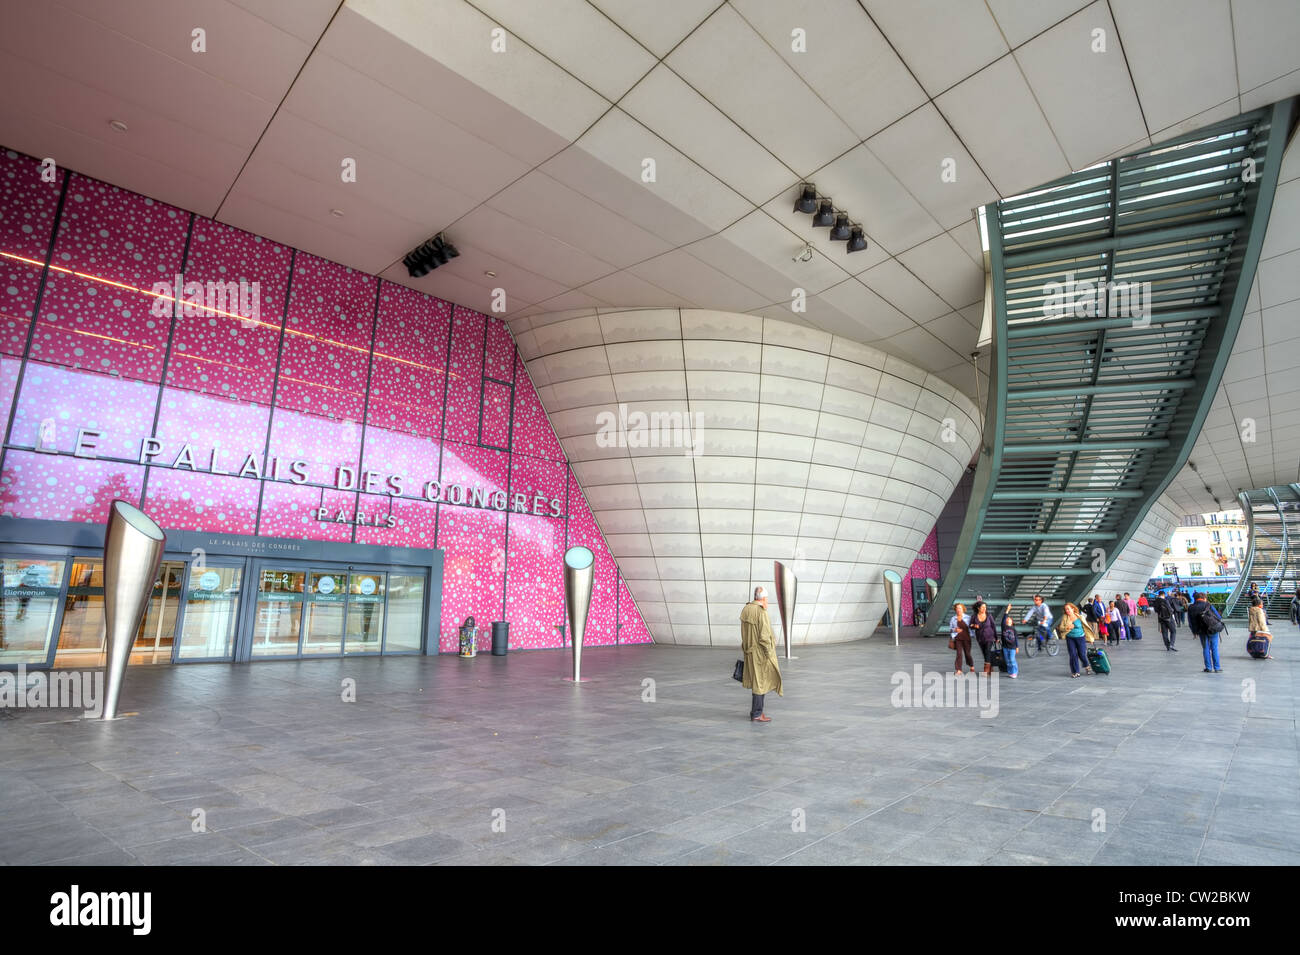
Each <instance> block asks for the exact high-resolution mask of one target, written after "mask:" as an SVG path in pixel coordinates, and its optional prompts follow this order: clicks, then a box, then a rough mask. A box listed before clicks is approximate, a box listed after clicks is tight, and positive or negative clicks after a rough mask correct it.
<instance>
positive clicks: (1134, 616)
mask: <svg viewBox="0 0 1300 955" xmlns="http://www.w3.org/2000/svg"><path fill="white" fill-rule="evenodd" d="M1148 607H1149V608H1150V610H1151V611H1152V612H1154V614H1155V616H1156V620H1157V621H1158V623H1159V625H1160V636H1161V638H1162V639H1163V640H1164V644H1165V650H1166V651H1168V652H1170V653H1174V652H1177V650H1178V648H1177V647H1176V646H1175V645H1174V644H1175V642H1176V641H1177V636H1178V627H1180V626H1182V625H1183V624H1184V622H1186V624H1187V625H1189V626H1190V627H1191V631H1192V635H1193V636H1195V637H1198V638H1199V639H1200V641H1201V650H1202V653H1203V654H1204V658H1205V671H1204V672H1206V673H1222V672H1223V667H1222V665H1221V660H1220V656H1219V644H1220V635H1221V634H1222V633H1223V632H1224V630H1225V629H1226V627H1225V625H1224V623H1223V618H1222V617H1221V616H1220V615H1219V611H1218V610H1217V609H1216V608H1215V607H1214V605H1213V604H1211V603H1210V602H1209V601H1208V600H1207V599H1206V594H1204V593H1200V592H1197V593H1194V594H1192V600H1191V602H1188V601H1187V599H1186V597H1185V596H1184V595H1183V594H1182V592H1181V591H1175V592H1174V593H1172V594H1168V595H1167V594H1166V593H1165V591H1163V590H1161V591H1159V592H1158V593H1157V594H1156V595H1155V596H1154V597H1152V598H1150V599H1149V600H1148V598H1147V596H1146V594H1141V595H1140V596H1139V599H1138V600H1136V601H1135V600H1134V599H1133V597H1132V595H1130V594H1116V595H1115V599H1114V600H1111V601H1108V602H1106V603H1103V602H1102V599H1101V595H1100V594H1093V595H1092V599H1091V600H1090V601H1085V602H1084V605H1083V607H1082V608H1080V607H1079V606H1078V605H1077V604H1073V603H1066V604H1065V606H1064V607H1063V608H1062V610H1061V617H1060V619H1059V620H1056V621H1055V624H1056V626H1055V632H1056V634H1057V636H1058V637H1060V638H1061V639H1062V640H1063V641H1064V642H1065V645H1066V648H1067V650H1068V651H1069V658H1070V677H1071V678H1072V679H1077V678H1078V677H1080V676H1083V675H1084V674H1091V673H1093V672H1094V670H1093V666H1092V664H1091V663H1090V660H1089V656H1088V644H1089V643H1091V642H1101V641H1103V640H1104V641H1106V642H1107V643H1109V644H1110V645H1112V646H1116V645H1118V644H1119V643H1120V641H1121V640H1133V639H1141V635H1142V630H1141V627H1140V626H1139V625H1138V622H1137V621H1138V617H1139V615H1140V614H1139V610H1141V611H1142V612H1145V610H1146V608H1148ZM1290 611H1291V621H1292V622H1293V623H1300V594H1297V595H1296V596H1295V597H1294V598H1293V599H1292V601H1291V606H1290ZM1053 619H1054V618H1053V616H1052V611H1051V608H1050V607H1048V605H1047V603H1046V602H1045V601H1044V600H1043V597H1042V595H1041V594H1035V595H1034V602H1033V605H1032V606H1031V607H1030V608H1029V610H1028V611H1027V612H1026V613H1025V616H1024V619H1023V620H1022V621H1021V622H1022V623H1027V624H1032V625H1033V628H1034V629H1033V633H1031V634H1030V635H1029V636H1028V637H1027V638H1026V639H1030V640H1035V641H1037V643H1038V647H1039V648H1040V649H1041V648H1042V645H1043V642H1044V641H1045V640H1048V639H1050V638H1051V635H1052V625H1053ZM740 621H741V650H742V652H743V653H744V662H743V665H742V668H743V669H742V674H741V680H742V683H743V685H744V686H745V688H746V689H749V690H750V691H751V701H750V710H749V718H750V719H751V720H752V721H753V722H756V723H767V722H770V718H769V717H768V716H767V715H766V714H765V713H764V712H763V702H764V697H765V696H766V694H767V693H768V692H770V691H771V690H775V691H776V692H777V694H778V695H780V694H781V693H782V686H781V667H780V663H779V662H778V661H777V655H776V640H775V638H774V635H773V633H772V625H771V621H770V620H769V618H768V614H767V592H766V590H764V588H762V587H757V588H755V590H754V599H753V601H751V602H750V603H748V604H746V605H745V608H744V610H742V611H741V615H740ZM1247 629H1248V631H1249V637H1248V639H1247V642H1246V650H1247V652H1248V653H1249V654H1250V655H1251V656H1252V657H1255V658H1256V659H1270V660H1271V659H1272V656H1271V654H1270V653H1269V649H1270V648H1271V645H1272V639H1273V637H1272V635H1271V634H1270V633H1269V630H1268V615H1267V614H1266V613H1265V610H1264V606H1263V600H1262V599H1261V598H1260V595H1259V594H1258V593H1257V592H1254V591H1252V592H1251V594H1250V615H1249V618H1248V623H1247ZM948 631H949V635H950V636H949V641H948V647H949V649H951V650H955V651H956V654H957V656H956V661H955V664H954V665H955V667H956V671H957V675H958V676H961V675H962V672H963V670H962V664H963V662H964V663H965V666H966V668H967V669H966V672H967V673H971V674H974V673H975V658H974V656H973V655H972V653H971V646H972V644H977V645H978V646H979V649H980V656H981V657H983V663H984V673H985V675H986V676H987V675H990V674H991V673H992V672H993V667H994V659H995V653H997V652H999V650H1000V652H1001V653H1002V655H1003V657H1004V659H1005V660H1006V670H1007V675H1008V676H1009V677H1011V679H1013V680H1014V679H1017V678H1018V677H1019V675H1020V668H1019V665H1018V664H1017V662H1016V653H1017V651H1018V650H1019V649H1020V636H1019V635H1018V634H1017V632H1016V628H1015V624H1014V623H1013V620H1012V615H1011V604H1007V606H1006V609H1005V610H1004V611H1003V613H1002V614H1001V620H1000V621H999V620H997V619H996V618H995V615H994V614H993V612H991V611H990V609H989V606H988V604H987V603H985V602H984V600H983V599H980V598H976V601H975V603H974V604H973V607H972V612H971V613H970V614H968V613H967V612H966V606H965V604H956V605H955V606H954V607H953V615H952V618H951V619H950V620H949V623H948ZM1098 665H1099V666H1102V668H1103V671H1107V672H1108V664H1106V665H1105V666H1103V665H1102V664H1101V663H1099V664H1098Z"/></svg>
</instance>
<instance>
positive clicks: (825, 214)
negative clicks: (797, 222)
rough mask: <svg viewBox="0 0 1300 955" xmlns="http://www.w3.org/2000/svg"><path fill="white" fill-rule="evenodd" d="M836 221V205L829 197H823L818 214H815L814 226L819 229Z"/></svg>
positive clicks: (818, 207)
mask: <svg viewBox="0 0 1300 955" xmlns="http://www.w3.org/2000/svg"><path fill="white" fill-rule="evenodd" d="M834 221H835V207H834V206H832V205H831V201H830V200H829V199H823V200H822V201H821V203H820V205H818V206H817V214H816V215H815V216H813V226H814V227H815V228H818V229H824V228H826V227H828V226H829V225H830V224H831V223H832V222H834Z"/></svg>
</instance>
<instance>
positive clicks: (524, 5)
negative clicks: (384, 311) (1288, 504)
mask: <svg viewBox="0 0 1300 955" xmlns="http://www.w3.org/2000/svg"><path fill="white" fill-rule="evenodd" d="M0 16H2V17H3V29H0V51H3V56H0V82H3V83H4V84H5V86H6V88H7V89H9V90H21V91H22V95H21V96H7V97H5V98H4V100H3V102H0V144H3V145H6V146H9V147H11V148H15V149H19V150H22V151H24V152H28V153H31V154H34V155H37V156H39V157H42V158H43V157H45V156H51V157H53V158H55V159H56V161H58V162H59V163H61V164H63V165H65V166H68V167H70V168H73V169H76V170H79V171H81V172H84V173H86V174H88V175H92V176H96V177H99V178H102V179H105V180H107V181H109V182H113V183H115V184H118V185H121V186H124V187H127V188H131V189H135V190H138V191H140V192H143V193H147V194H149V195H151V196H155V197H157V198H160V199H163V200H165V201H167V202H171V203H174V204H176V205H179V206H181V207H183V208H187V209H191V210H193V211H195V212H199V213H201V214H204V215H210V216H215V217H216V218H218V219H220V220H222V221H224V222H228V223H230V224H232V225H235V226H238V227H240V228H244V229H248V230H250V231H253V232H257V233H259V234H262V235H266V236H269V237H271V238H274V239H276V240H278V241H282V242H286V243H290V244H292V245H294V246H296V247H299V248H303V249H306V250H308V251H311V252H314V253H316V254H319V255H323V256H326V257H328V258H331V259H334V260H336V261H339V262H342V263H344V264H347V265H350V266H353V267H356V268H359V269H364V270H365V271H367V272H374V273H379V274H383V275H385V276H386V277H388V278H391V279H393V280H395V281H400V282H403V283H404V284H408V285H411V286H412V287H415V288H419V289H421V290H423V291H427V292H429V293H431V294H436V295H439V296H441V297H443V298H446V299H450V300H451V301H454V302H457V303H460V304H464V305H467V306H470V307H474V308H478V309H482V310H484V311H488V310H491V305H492V298H491V293H492V289H493V288H497V287H500V288H504V289H505V290H506V293H507V298H506V304H507V312H506V314H507V317H508V318H509V319H510V321H511V324H512V326H514V327H515V328H516V329H517V330H527V328H528V327H529V316H531V315H535V314H540V313H553V312H555V311H557V310H561V309H566V308H584V309H585V308H590V307H604V306H607V305H614V306H624V307H627V306H682V307H690V306H697V307H705V308H717V309H724V310H730V311H738V312H748V313H751V314H754V315H756V316H763V317H769V318H774V319H779V320H781V321H795V322H802V323H806V324H808V325H811V326H814V327H816V328H818V329H821V330H823V331H827V332H831V333H833V334H835V335H839V336H842V337H846V338H850V339H854V340H857V341H860V342H865V343H870V344H872V345H873V346H874V347H877V348H879V349H881V350H882V351H885V352H887V353H891V354H895V355H897V356H899V357H901V358H904V359H906V360H908V361H910V362H913V363H915V364H917V365H919V366H921V367H923V368H925V369H927V370H929V371H931V372H932V373H934V374H936V375H939V376H941V377H943V378H944V379H945V380H946V381H948V382H949V383H950V384H952V385H953V386H954V387H956V388H959V389H960V390H962V391H963V392H965V393H967V394H968V395H972V396H974V395H975V394H976V388H977V386H978V388H979V393H981V394H982V393H983V392H984V383H983V381H982V380H980V381H978V385H977V379H976V376H975V373H974V371H973V369H972V367H971V363H970V358H969V354H970V352H971V351H973V350H974V347H975V341H976V336H977V333H978V322H979V313H980V306H979V300H980V298H981V294H982V277H981V276H982V271H981V265H980V261H981V259H980V249H979V239H978V235H977V233H976V229H975V225H974V220H973V218H972V212H973V210H974V208H975V207H976V206H978V205H980V204H981V203H984V202H988V201H990V200H993V199H995V198H997V197H998V196H1000V195H1010V194H1014V193H1017V192H1022V191H1024V190H1026V189H1028V188H1031V187H1033V186H1035V185H1037V184H1039V183H1041V182H1044V181H1046V180H1048V179H1051V178H1053V177H1056V176H1058V175H1062V174H1065V173H1067V172H1069V171H1070V170H1071V169H1077V168H1081V167H1083V166H1086V165H1089V164H1091V163H1093V162H1096V161H1098V160H1101V159H1104V158H1107V157H1109V156H1112V155H1115V154H1118V153H1122V152H1125V151H1128V150H1130V149H1133V148H1137V147H1140V146H1144V145H1147V144H1149V143H1150V142H1152V141H1153V140H1155V141H1159V140H1160V139H1161V138H1162V137H1165V136H1169V135H1173V134H1174V133H1178V132H1182V131H1184V130H1188V129H1192V128H1195V127H1197V126H1199V125H1203V124H1205V123H1209V122H1212V121H1215V120H1218V119H1221V118H1224V117H1229V116H1232V115H1235V114H1237V113H1240V112H1242V111H1244V110H1249V109H1252V108H1255V107H1257V106H1260V105H1264V104H1267V103H1271V102H1273V101H1276V100H1279V99H1283V98H1285V97H1287V96H1292V95H1296V94H1297V93H1300V43H1297V39H1298V38H1300V4H1296V3H1295V2H1294V0H1195V2H1188V0H1109V2H1108V0H1095V2H1091V3H1085V2H1080V0H1039V2H1024V0H988V2H987V3H978V2H968V0H861V2H859V0H729V2H719V0H673V2H671V3H645V2H644V0H547V2H545V3H538V2H533V0H474V2H472V3H471V2H466V0H421V2H407V0H348V2H346V3H342V4H339V3H338V2H337V0H277V2H275V3H259V2H254V0H187V2H183V3H177V2H169V0H120V2H116V3H113V4H104V3H101V2H98V0H47V2H43V3H21V2H17V0H4V2H3V3H0ZM195 29H202V30H204V31H205V40H206V52H202V53H197V52H194V51H193V49H192V46H193V40H192V35H193V31H194V30H195ZM497 29H500V30H502V31H504V47H505V48H504V51H500V52H497V51H494V48H493V40H494V33H493V31H494V30H497ZM795 30H802V31H804V36H805V37H806V52H795V51H794V50H793V49H792V42H793V41H792V33H793V31H795ZM1097 31H1101V32H1100V34H1098V33H1097ZM1098 37H1100V38H1101V39H1103V40H1104V43H1105V50H1104V52H1101V51H1098V50H1095V49H1094V47H1096V46H1098V45H1099V44H1098ZM498 46H499V44H498ZM113 119H118V120H121V121H123V122H125V123H127V125H128V127H129V128H128V131H127V132H126V133H119V132H117V131H115V130H113V129H111V128H110V127H109V125H108V122H109V121H110V120H113ZM1294 153H1295V150H1292V155H1291V156H1290V157H1289V158H1290V161H1291V171H1292V176H1291V179H1290V181H1289V182H1288V183H1287V184H1286V185H1284V187H1283V188H1282V190H1280V191H1279V195H1278V201H1277V207H1276V209H1275V211H1274V214H1273V224H1272V226H1271V228H1270V231H1269V246H1268V247H1267V248H1266V250H1265V261H1264V262H1263V264H1262V265H1261V269H1260V282H1259V283H1258V288H1257V293H1256V295H1255V296H1253V297H1252V312H1251V314H1250V316H1249V317H1248V319H1247V325H1246V329H1245V331H1244V333H1243V341H1242V342H1241V343H1240V344H1239V346H1238V349H1237V351H1236V352H1235V353H1234V360H1233V364H1232V367H1230V369H1229V381H1228V383H1227V385H1226V386H1225V388H1224V389H1223V392H1222V393H1221V394H1220V395H1219V402H1218V405H1217V406H1216V411H1215V413H1214V417H1213V418H1212V420H1211V422H1210V425H1209V427H1207V429H1206V433H1205V436H1204V437H1203V439H1202V444H1203V447H1202V446H1198V448H1197V452H1196V454H1195V455H1194V456H1193V460H1194V461H1196V462H1197V464H1198V472H1197V474H1191V473H1190V472H1188V473H1185V474H1184V475H1182V476H1181V477H1180V479H1179V481H1178V482H1177V483H1176V485H1175V487H1174V488H1172V489H1171V490H1172V493H1173V495H1174V497H1175V499H1176V500H1177V501H1178V503H1179V505H1180V506H1181V507H1182V508H1183V509H1184V510H1185V511H1186V512H1188V513H1193V512H1196V511H1199V510H1206V509H1210V508H1211V507H1212V506H1213V500H1212V498H1213V497H1214V496H1215V495H1217V496H1219V497H1220V498H1223V497H1224V495H1225V494H1226V495H1227V496H1228V497H1230V496H1231V494H1232V493H1233V492H1234V491H1235V489H1236V487H1243V486H1251V485H1259V484H1262V483H1279V482H1284V481H1294V480H1297V478H1300V473H1297V462H1298V460H1300V438H1297V437H1295V436H1296V435H1297V434H1298V433H1300V429H1297V428H1296V427H1295V426H1294V425H1295V419H1294V415H1295V414H1296V412H1295V411H1293V410H1292V409H1294V408H1295V405H1296V402H1295V401H1294V398H1295V397H1296V394H1295V391H1294V390H1292V389H1291V385H1292V381H1293V380H1294V376H1292V375H1288V374H1285V373H1284V371H1289V369H1290V368H1291V367H1294V365H1295V364H1296V359H1297V358H1300V336H1296V335H1293V334H1292V329H1295V328H1300V322H1297V321H1296V319H1297V318H1300V315H1297V308H1298V307H1300V305H1298V303H1300V287H1297V285H1296V280H1295V276H1296V275H1297V274H1300V270H1298V269H1297V268H1296V267H1295V266H1296V265H1297V264H1300V263H1298V262H1297V256H1300V251H1297V250H1298V249H1300V234H1297V233H1298V232H1300V182H1296V181H1295V176H1294V167H1295V156H1294ZM344 159H353V160H355V161H356V167H357V179H356V181H355V182H344V181H343V180H342V177H341V175H340V171H341V164H342V162H343V160H344ZM645 159H654V160H655V165H656V169H655V172H656V176H655V181H654V182H652V183H648V182H644V181H643V179H642V171H643V160H645ZM946 159H951V160H953V162H954V164H955V171H956V181H955V182H945V181H944V180H943V179H942V177H941V175H940V173H941V167H942V164H943V162H944V160H946ZM804 180H811V181H815V182H816V184H817V186H818V189H819V191H820V192H822V193H823V194H826V195H830V196H831V197H832V198H833V199H834V201H835V204H836V206H837V207H840V208H843V209H844V210H846V211H847V212H848V213H849V214H850V215H851V216H852V217H853V219H854V220H856V221H859V222H861V223H862V224H863V225H864V227H865V228H866V231H867V234H868V236H869V237H870V240H871V246H870V248H869V250H868V251H866V252H863V253H858V254H855V255H851V256H850V255H847V254H845V253H844V251H843V246H842V244H838V243H835V244H832V243H830V242H829V240H828V239H827V237H826V233H825V231H823V230H813V229H811V227H810V217H809V216H806V215H797V214H793V213H791V211H790V209H791V203H792V200H793V197H794V195H795V192H796V189H797V186H798V184H799V183H800V182H802V181H804ZM332 209H336V210H339V211H341V212H343V216H342V217H336V216H334V215H331V212H330V210H332ZM443 229H446V230H447V231H448V232H449V234H450V235H451V237H452V239H453V241H454V242H455V243H456V244H457V245H458V246H459V248H460V249H461V251H462V255H461V256H460V258H458V259H455V260H453V261H452V262H451V263H450V264H448V265H447V266H444V267H443V268H440V269H438V270H437V271H435V272H434V273H432V274H431V275H429V276H427V277H426V278H423V279H420V280H410V279H408V278H407V276H406V273H405V269H404V268H403V267H402V266H401V265H400V259H401V256H402V255H403V254H404V253H405V252H407V251H408V250H410V249H411V248H412V247H414V246H415V245H417V244H418V243H419V242H421V241H423V240H424V239H426V238H427V237H428V236H429V235H431V234H433V233H434V232H436V231H439V230H443ZM805 239H810V240H812V241H814V242H815V243H816V245H817V252H816V254H815V255H814V257H813V260H812V261H811V262H808V263H797V262H794V261H792V256H793V255H794V254H795V252H796V251H797V250H798V249H799V248H800V246H801V245H802V243H803V241H804V240H805ZM487 272H494V273H496V274H495V275H494V276H489V275H487V274H485V273H487ZM795 287H799V288H803V289H806V290H807V292H808V295H809V297H808V308H807V312H806V313H804V314H797V313H793V312H792V311H791V309H790V307H789V303H790V296H791V293H792V289H794V288H795ZM1279 370H1282V371H1279ZM1284 379H1285V380H1284ZM1248 414H1249V415H1251V416H1254V417H1255V418H1256V419H1257V423H1258V426H1259V430H1258V439H1257V441H1256V442H1253V443H1251V444H1249V445H1242V444H1241V443H1240V441H1238V443H1237V445H1236V446H1233V444H1232V442H1231V440H1229V439H1230V436H1229V434H1228V424H1229V423H1230V422H1232V421H1236V420H1238V419H1240V418H1241V417H1243V416H1247V415H1248ZM1237 431H1239V429H1235V430H1234V433H1236V432H1237ZM1198 475H1201V476H1204V477H1205V478H1206V480H1207V482H1208V483H1209V484H1210V486H1211V489H1212V491H1213V494H1206V493H1205V492H1204V491H1203V490H1202V489H1201V481H1200V478H1199V477H1198ZM1225 501H1226V499H1225Z"/></svg>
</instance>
